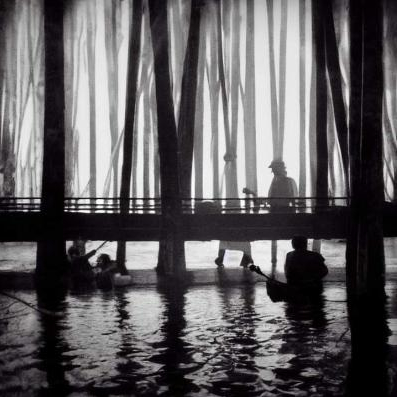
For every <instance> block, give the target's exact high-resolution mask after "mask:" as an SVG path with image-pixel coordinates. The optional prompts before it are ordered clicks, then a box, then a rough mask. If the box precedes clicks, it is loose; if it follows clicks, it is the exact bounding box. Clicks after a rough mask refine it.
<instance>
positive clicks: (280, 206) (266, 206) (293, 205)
mask: <svg viewBox="0 0 397 397" xmlns="http://www.w3.org/2000/svg"><path fill="white" fill-rule="evenodd" d="M127 200H128V208H129V213H130V214H161V199H160V198H143V197H137V198H129V199H127ZM121 202H122V199H120V198H112V197H93V198H87V197H67V198H65V200H64V211H65V212H67V213H96V214H100V213H106V214H112V213H114V214H118V213H120V204H121ZM348 204H349V198H348V197H294V198H288V199H286V198H283V197H272V198H269V197H257V198H255V199H252V198H185V199H182V212H183V213H185V214H215V213H217V214H235V213H240V214H241V213H242V214H244V213H245V214H266V213H269V212H278V213H282V212H285V213H293V212H303V213H312V212H317V211H320V210H321V211H324V210H332V209H335V208H338V207H346V206H347V205H348ZM40 207H41V198H40V197H0V212H40Z"/></svg>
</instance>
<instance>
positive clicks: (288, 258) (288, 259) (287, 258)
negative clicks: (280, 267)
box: [284, 252, 291, 282]
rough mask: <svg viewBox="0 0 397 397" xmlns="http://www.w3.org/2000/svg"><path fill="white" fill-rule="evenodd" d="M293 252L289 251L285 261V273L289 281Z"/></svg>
mask: <svg viewBox="0 0 397 397" xmlns="http://www.w3.org/2000/svg"><path fill="white" fill-rule="evenodd" d="M290 254H291V253H290V252H288V253H287V256H286V257H285V263H284V275H285V278H286V279H287V282H288V278H289V275H290V274H289V273H290V265H291V263H290V262H291V255H290Z"/></svg>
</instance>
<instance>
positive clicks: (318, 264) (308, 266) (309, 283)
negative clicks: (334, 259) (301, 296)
mask: <svg viewBox="0 0 397 397" xmlns="http://www.w3.org/2000/svg"><path fill="white" fill-rule="evenodd" d="M291 243H292V248H293V249H294V250H293V251H291V252H288V253H287V256H286V259H285V265H284V272H285V277H286V279H287V284H288V285H291V286H296V287H303V288H305V287H307V288H312V287H314V288H316V287H320V288H321V286H322V279H323V278H324V277H325V276H326V275H327V274H328V268H327V266H326V265H325V263H324V262H325V260H324V257H323V256H322V255H321V254H319V253H317V252H313V251H309V250H308V249H307V238H306V237H304V236H294V237H293V239H292V241H291Z"/></svg>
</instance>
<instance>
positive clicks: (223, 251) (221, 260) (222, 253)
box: [215, 248, 225, 267]
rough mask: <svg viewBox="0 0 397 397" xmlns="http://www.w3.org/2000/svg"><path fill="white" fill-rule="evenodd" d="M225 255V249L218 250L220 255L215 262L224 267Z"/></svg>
mask: <svg viewBox="0 0 397 397" xmlns="http://www.w3.org/2000/svg"><path fill="white" fill-rule="evenodd" d="M224 257H225V250H224V249H221V248H220V249H219V251H218V257H217V258H216V259H215V264H216V265H217V266H218V267H223V258H224Z"/></svg>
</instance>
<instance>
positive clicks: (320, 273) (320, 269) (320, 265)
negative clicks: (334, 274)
mask: <svg viewBox="0 0 397 397" xmlns="http://www.w3.org/2000/svg"><path fill="white" fill-rule="evenodd" d="M316 256H317V268H316V273H317V274H316V276H317V277H318V279H319V280H321V279H323V278H324V277H325V276H326V275H327V274H328V267H327V266H326V265H325V259H324V257H323V256H322V255H321V254H317V255H316Z"/></svg>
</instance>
